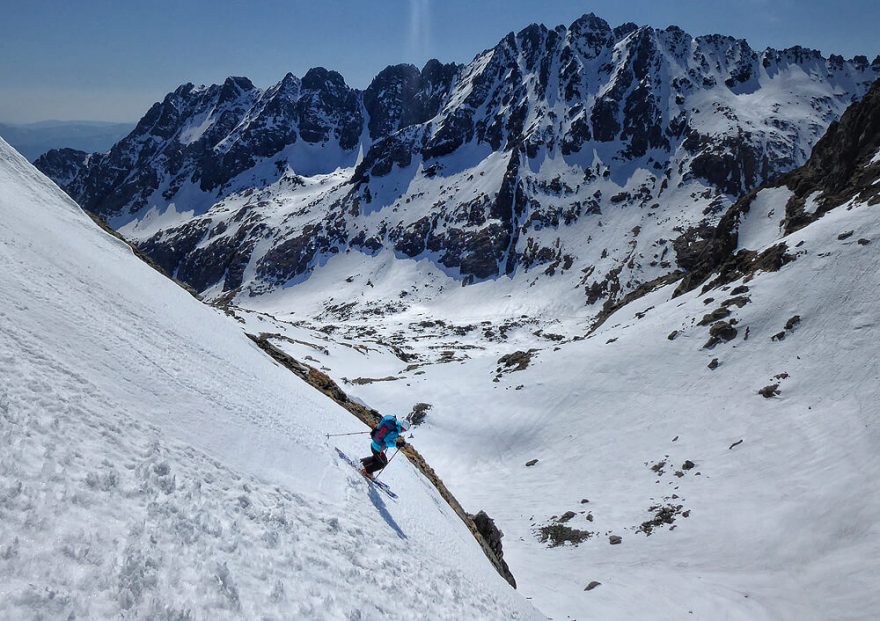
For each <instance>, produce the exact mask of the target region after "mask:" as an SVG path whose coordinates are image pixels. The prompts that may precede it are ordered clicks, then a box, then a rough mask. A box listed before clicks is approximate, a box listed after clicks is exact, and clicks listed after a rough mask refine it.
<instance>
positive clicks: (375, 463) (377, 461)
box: [361, 446, 388, 474]
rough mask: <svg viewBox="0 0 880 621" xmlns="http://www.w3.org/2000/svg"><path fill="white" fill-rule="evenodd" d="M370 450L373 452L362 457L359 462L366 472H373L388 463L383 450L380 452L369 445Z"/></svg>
mask: <svg viewBox="0 0 880 621" xmlns="http://www.w3.org/2000/svg"><path fill="white" fill-rule="evenodd" d="M370 451H372V453H373V454H372V455H371V456H370V457H364V458H363V459H362V460H361V463H362V464H363V465H364V469H366V471H367V472H368V473H370V474H373V473H374V472H376V471H377V470H381V469H382V468H384V467H385V466H387V465H388V458H387V457H386V456H385V453H384V452H381V453H380V452H379V451H377V450H376V449H374V448H373V447H372V446H371V447H370Z"/></svg>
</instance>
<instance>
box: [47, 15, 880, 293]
mask: <svg viewBox="0 0 880 621" xmlns="http://www.w3.org/2000/svg"><path fill="white" fill-rule="evenodd" d="M878 75H880V59H875V61H874V62H872V63H869V62H868V60H867V59H866V58H864V57H856V58H853V59H850V60H846V59H843V58H841V57H839V56H831V57H828V58H825V57H823V56H822V55H821V54H820V53H819V52H816V51H813V50H807V49H803V48H797V47H796V48H791V49H786V50H773V49H767V50H764V51H762V52H757V51H755V50H752V49H751V48H750V47H749V46H748V44H747V43H746V42H745V41H742V40H737V39H734V38H731V37H724V36H718V35H712V36H703V37H692V36H690V35H688V34H687V33H685V32H683V31H682V30H680V29H678V28H676V27H669V28H667V29H665V30H658V29H654V28H650V27H637V26H635V25H633V24H624V25H622V26H619V27H617V28H612V27H610V26H609V25H608V24H607V23H606V22H605V21H603V20H601V19H600V18H598V17H596V16H594V15H585V16H584V17H582V18H580V19H578V20H577V21H575V22H574V23H572V24H571V25H570V26H569V27H567V28H566V27H562V26H560V27H557V28H554V29H548V28H546V27H544V26H538V25H532V26H530V27H528V28H526V29H524V30H522V31H521V32H519V33H516V34H513V33H511V34H510V35H508V36H507V37H505V38H504V39H503V40H502V41H500V42H499V43H498V44H497V45H496V46H494V47H492V48H490V49H488V50H486V51H485V52H483V53H481V54H479V55H477V57H476V58H475V59H474V60H473V61H472V62H471V63H469V64H467V65H464V66H458V65H454V64H445V65H444V64H442V63H440V62H438V61H431V62H429V63H427V64H426V65H425V67H424V68H422V69H421V70H419V69H417V68H415V67H413V66H409V65H398V66H391V67H388V68H387V69H385V70H384V71H382V72H380V74H379V75H378V76H376V78H375V79H374V80H373V81H372V83H371V84H370V86H369V87H368V88H367V89H366V90H365V91H363V92H361V91H358V90H356V89H352V88H350V87H349V86H348V85H347V84H346V83H345V81H344V79H343V78H342V76H341V75H339V74H338V73H336V72H333V71H327V70H325V69H321V68H317V69H312V70H310V71H309V72H307V73H306V75H305V76H303V77H302V78H297V77H295V76H293V75H290V74H288V75H287V76H285V77H284V79H283V80H281V82H279V83H278V84H276V85H274V86H272V87H270V88H268V89H265V90H263V89H259V88H256V87H255V86H254V85H253V84H252V83H251V82H250V81H249V80H248V79H246V78H229V79H227V80H226V82H224V83H223V84H222V85H214V86H209V87H204V86H193V85H192V84H185V85H182V86H181V87H179V88H178V89H177V90H175V91H174V92H173V93H169V94H168V95H167V96H166V97H165V98H164V100H163V101H161V102H159V103H157V104H155V105H154V106H153V107H152V108H151V109H150V110H149V111H148V112H147V114H146V115H145V116H144V118H143V119H141V121H140V122H139V123H138V125H137V127H136V128H135V129H134V131H132V132H131V133H130V134H129V135H128V136H127V137H126V138H124V139H123V140H121V141H120V142H118V143H117V144H116V145H114V147H113V148H112V149H110V151H109V152H107V153H103V154H86V153H84V152H75V151H63V152H59V151H52V152H49V153H47V154H46V155H45V156H44V157H42V158H41V159H40V160H38V161H37V166H38V168H40V169H41V170H42V171H43V172H45V173H46V174H48V175H49V176H50V177H52V178H53V179H55V180H56V181H57V182H58V183H59V184H60V185H61V186H62V187H63V188H64V189H65V190H66V191H67V192H68V193H69V194H70V195H71V196H72V197H73V198H74V199H75V200H76V201H77V202H78V203H79V204H81V205H82V206H83V207H84V208H86V209H88V210H90V211H92V212H94V213H97V214H99V215H100V216H102V217H104V218H105V219H107V220H108V222H109V223H110V224H111V226H113V227H114V228H116V229H118V230H120V231H121V232H122V233H123V234H124V235H125V236H126V237H127V238H128V239H130V240H132V241H134V242H136V243H137V244H138V245H139V246H140V248H141V249H142V250H143V251H144V252H145V253H147V254H148V255H149V256H151V257H152V258H153V259H154V260H155V261H156V262H157V263H159V264H160V265H161V266H162V267H163V268H164V269H165V270H167V271H168V272H169V273H171V274H174V275H175V276H176V277H177V278H178V279H180V280H182V281H183V282H186V283H187V284H189V285H191V286H192V287H194V288H195V289H196V290H198V291H202V292H206V293H209V294H210V295H211V296H214V297H218V296H226V297H229V296H235V295H240V294H243V295H248V296H249V295H255V294H260V293H264V292H267V291H271V290H274V289H277V288H279V287H284V286H288V285H290V284H292V283H297V282H301V281H302V280H304V279H306V278H308V277H309V276H310V274H311V273H313V272H314V270H315V269H318V268H319V267H320V266H321V265H323V264H324V263H326V262H327V260H328V259H329V258H331V257H333V256H334V255H337V254H339V253H344V252H351V251H354V252H359V253H362V254H364V255H366V256H375V255H377V254H378V253H380V252H382V251H387V252H391V253H393V254H394V255H395V256H396V257H398V258H401V259H416V260H420V259H428V260H429V261H430V262H432V263H433V264H434V265H436V266H437V267H438V268H439V269H441V270H442V271H444V272H445V273H448V274H450V275H452V276H454V277H455V278H456V279H459V280H461V281H462V282H463V283H464V284H468V283H474V282H479V281H483V280H486V279H497V278H499V277H513V276H515V275H518V274H523V275H526V274H527V275H529V276H525V277H538V276H543V275H559V276H561V277H562V278H563V279H565V280H567V282H568V286H569V287H571V288H577V289H579V290H580V291H581V292H582V293H581V295H582V301H583V303H584V304H588V305H592V304H595V303H596V302H597V301H599V300H600V299H601V300H605V301H607V300H619V299H621V298H622V297H623V296H624V295H625V294H626V293H628V292H630V291H632V290H634V289H636V288H638V287H639V286H641V285H643V284H645V283H648V282H653V281H655V280H657V279H658V278H663V277H666V276H668V275H669V274H672V273H675V272H676V271H678V270H679V269H680V268H681V265H680V263H679V258H678V253H677V252H675V251H674V249H675V248H681V247H686V246H687V244H688V243H690V242H691V241H695V240H698V239H699V237H700V235H701V233H702V232H704V231H705V230H707V227H711V226H712V225H714V224H716V223H717V221H718V218H720V215H721V214H722V213H723V212H724V210H725V209H726V208H727V207H728V206H729V205H731V204H732V203H733V202H734V201H735V200H736V199H737V198H739V196H740V195H742V194H744V193H746V192H747V191H749V190H750V189H752V188H754V187H756V186H757V185H759V184H760V183H762V182H764V181H766V180H769V179H771V178H773V177H775V176H777V175H779V174H781V173H784V172H787V171H789V170H791V169H792V168H794V167H796V166H798V165H800V164H803V163H804V162H805V161H806V158H807V156H808V155H809V153H810V150H811V148H812V145H813V144H815V142H816V141H817V140H818V139H819V137H820V136H821V135H822V134H823V133H824V131H825V128H826V127H827V126H828V125H829V124H830V123H831V122H832V121H834V120H836V119H837V118H838V117H839V116H840V114H841V113H842V112H843V110H844V109H845V108H846V107H847V106H848V105H849V104H850V103H852V102H853V101H855V100H857V99H858V98H859V97H861V96H862V95H863V94H864V93H865V92H866V90H867V88H868V86H869V85H870V84H871V83H872V82H873V81H874V80H875V79H876V78H877V77H878ZM532 275H534V276H532Z"/></svg>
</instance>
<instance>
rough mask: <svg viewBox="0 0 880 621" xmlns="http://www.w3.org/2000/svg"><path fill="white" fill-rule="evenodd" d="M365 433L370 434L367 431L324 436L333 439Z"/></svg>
mask: <svg viewBox="0 0 880 621" xmlns="http://www.w3.org/2000/svg"><path fill="white" fill-rule="evenodd" d="M365 433H370V432H369V431H355V432H354V433H325V434H324V436H325V437H327V438H335V437H337V436H359V435H362V434H365ZM389 461H390V460H389Z"/></svg>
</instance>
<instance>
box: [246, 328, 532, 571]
mask: <svg viewBox="0 0 880 621" xmlns="http://www.w3.org/2000/svg"><path fill="white" fill-rule="evenodd" d="M245 334H247V336H248V338H250V339H251V340H252V341H253V342H254V343H256V345H257V346H258V347H259V348H260V349H262V350H263V351H264V352H266V354H268V355H269V356H271V357H272V358H273V359H274V360H275V361H276V362H278V363H279V364H281V365H282V366H283V367H285V368H287V369H288V370H290V371H291V372H293V373H294V374H295V375H296V376H297V377H299V378H300V379H302V380H303V381H304V382H306V383H307V384H310V385H311V386H312V387H314V388H316V389H317V390H319V391H321V392H322V393H324V394H325V395H327V396H328V397H330V398H331V399H333V400H334V401H335V402H336V403H338V404H339V405H341V406H342V407H343V408H345V409H346V410H348V411H349V412H350V413H351V414H352V415H354V416H355V417H356V418H357V419H358V420H360V421H361V422H363V423H365V424H367V425H370V426H374V425H376V424H377V423H378V422H379V421H380V420H381V419H382V414H380V413H379V412H378V411H376V410H374V409H372V408H368V407H365V406H363V405H361V404H359V403H356V402H354V401H352V400H350V399H349V398H348V395H347V394H345V391H343V390H342V389H341V388H339V385H338V384H337V383H336V382H335V381H334V380H333V379H332V378H331V377H330V376H329V375H327V374H326V373H322V372H321V371H319V370H318V369H316V368H314V367H312V366H309V365H307V364H304V363H302V362H300V361H299V360H297V359H296V358H294V357H293V356H290V355H288V354H286V353H285V352H283V351H281V350H280V349H278V348H277V347H275V346H274V345H272V343H271V342H270V341H269V339H270V338H271V337H272V336H273V335H272V334H269V333H265V332H263V333H260V334H259V335H253V334H250V333H247V332H246V333H245ZM400 451H401V452H402V453H403V454H404V455H405V456H406V458H407V459H408V460H409V461H410V463H412V464H413V465H414V466H415V467H416V469H417V470H418V471H419V472H421V473H422V474H423V475H424V476H425V478H426V479H428V481H430V482H431V484H433V485H434V487H435V488H436V489H437V491H438V492H439V493H440V496H441V497H442V498H443V500H445V501H446V502H447V504H449V506H450V508H451V509H452V510H453V511H454V512H455V514H456V515H457V516H458V517H460V518H461V521H462V522H464V523H465V525H466V526H467V527H468V530H469V531H470V532H471V534H472V535H473V536H474V539H476V540H477V543H479V544H480V547H481V548H482V550H483V553H484V554H485V555H486V558H488V559H489V562H491V563H492V566H493V567H495V570H496V571H497V572H498V573H499V575H501V577H502V578H504V579H505V580H506V581H507V582H508V584H510V586H512V587H513V588H516V579H515V578H514V577H513V574H512V573H511V571H510V568H509V567H508V566H507V563H506V562H505V561H504V559H502V558H500V557H499V556H498V555H496V554H495V552H494V551H493V550H492V548H490V547H489V544H488V542H487V541H486V539H485V538H484V537H483V535H482V533H480V531H479V530H478V529H477V525H476V524H475V523H474V520H473V518H471V516H470V515H469V514H468V512H467V511H465V510H464V508H463V507H462V506H461V503H459V502H458V500H457V499H456V498H455V496H454V495H453V494H452V492H451V491H449V488H448V487H446V484H445V483H443V481H442V480H441V479H440V477H439V476H437V473H436V472H434V469H433V468H431V466H430V465H428V462H427V461H425V458H424V457H422V455H421V454H420V453H419V452H418V451H417V450H416V449H415V448H413V446H412V445H410V444H407V445H406V446H404V447H402V448H401V449H400Z"/></svg>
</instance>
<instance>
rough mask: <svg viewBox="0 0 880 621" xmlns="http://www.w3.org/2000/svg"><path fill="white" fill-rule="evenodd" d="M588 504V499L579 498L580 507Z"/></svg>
mask: <svg viewBox="0 0 880 621" xmlns="http://www.w3.org/2000/svg"><path fill="white" fill-rule="evenodd" d="M588 502H590V501H589V499H588V498H581V504H582V505H585V504H587V503H588Z"/></svg>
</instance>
